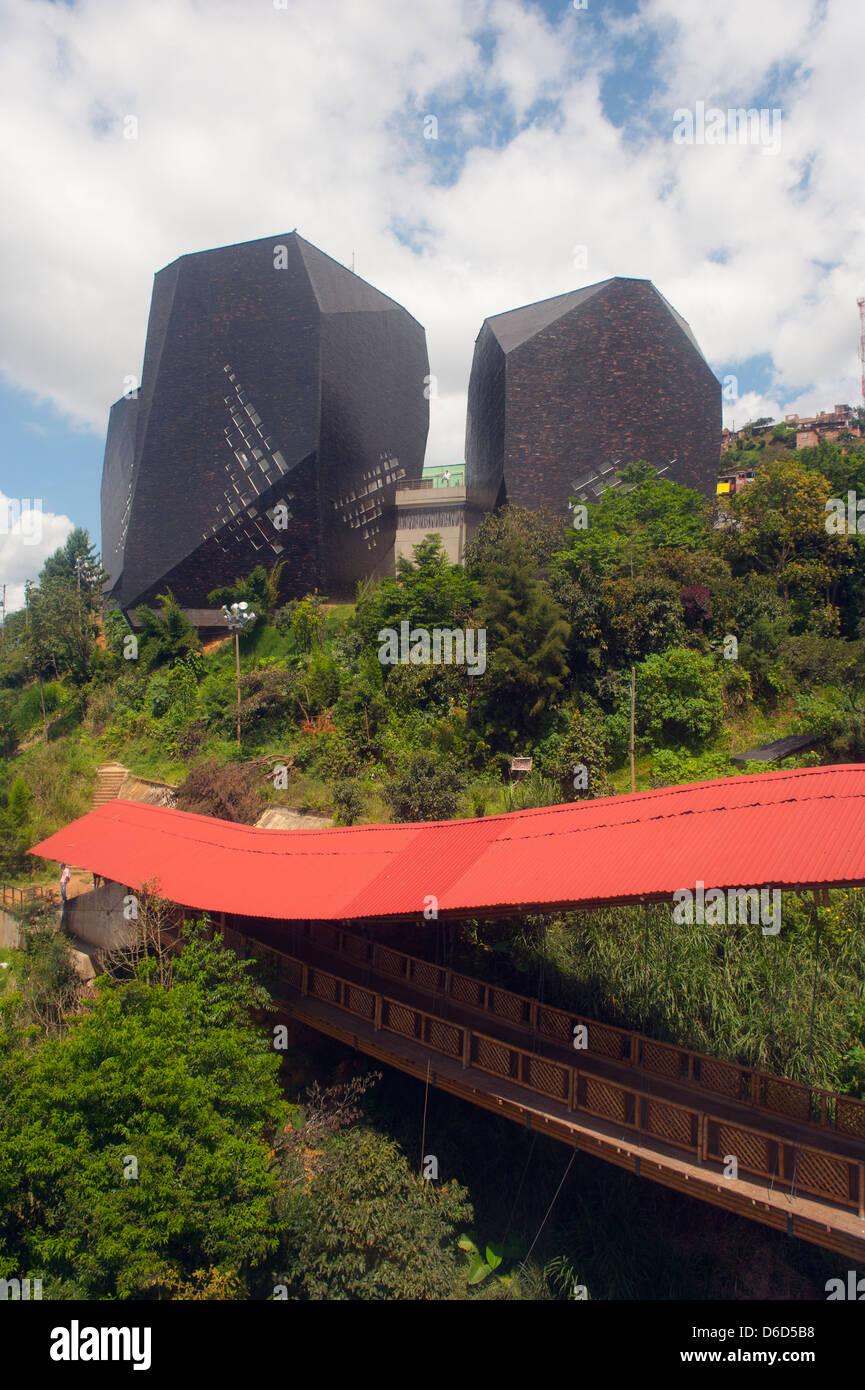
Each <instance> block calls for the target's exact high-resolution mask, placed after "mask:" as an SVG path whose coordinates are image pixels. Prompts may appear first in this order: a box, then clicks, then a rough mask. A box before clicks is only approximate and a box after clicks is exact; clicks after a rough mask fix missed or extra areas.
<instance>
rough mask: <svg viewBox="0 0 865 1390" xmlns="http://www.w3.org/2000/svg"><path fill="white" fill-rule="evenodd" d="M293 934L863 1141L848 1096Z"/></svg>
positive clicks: (466, 979) (409, 961) (326, 934)
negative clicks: (580, 1033) (582, 1034)
mask: <svg viewBox="0 0 865 1390" xmlns="http://www.w3.org/2000/svg"><path fill="white" fill-rule="evenodd" d="M295 930H296V932H297V934H298V936H299V937H302V938H304V939H308V940H310V941H311V942H312V943H313V944H314V945H315V946H317V947H319V948H320V949H322V950H325V951H330V952H335V953H337V954H339V955H345V956H346V957H348V959H350V960H352V961H354V962H355V963H356V964H358V965H369V966H370V967H371V968H372V969H374V970H376V971H377V972H378V973H380V974H382V975H390V976H391V977H392V978H393V979H397V980H403V981H405V982H406V983H407V984H411V985H414V986H415V987H416V988H417V989H421V990H424V991H426V992H427V993H429V994H435V995H438V996H444V997H446V998H450V999H453V1000H454V1001H455V1002H456V1003H458V1004H461V1005H463V1006H464V1007H467V1008H471V1009H478V1010H480V1011H481V1012H483V1013H487V1014H490V1015H491V1016H492V1017H494V1018H500V1019H502V1020H503V1021H504V1022H506V1023H509V1024H510V1025H511V1026H513V1027H516V1028H521V1029H523V1031H525V1032H527V1033H532V1034H540V1035H541V1036H542V1037H546V1038H549V1039H550V1041H551V1042H558V1043H561V1044H562V1045H563V1046H565V1047H571V1046H572V1045H573V1040H574V1031H575V1029H576V1027H577V1026H583V1027H584V1028H585V1029H586V1040H587V1046H586V1048H585V1049H584V1050H585V1051H587V1052H589V1053H591V1054H594V1055H597V1056H599V1057H605V1058H607V1059H609V1060H610V1061H613V1062H619V1063H621V1064H622V1065H624V1066H628V1067H631V1068H632V1069H633V1070H635V1071H640V1072H643V1073H645V1074H647V1075H650V1076H657V1077H660V1078H663V1079H665V1080H667V1081H672V1082H680V1083H683V1084H685V1085H688V1086H692V1087H694V1088H695V1089H697V1090H700V1091H706V1092H707V1093H709V1094H711V1095H716V1096H721V1097H723V1098H724V1099H725V1100H731V1101H737V1102H739V1103H741V1104H744V1105H752V1106H753V1107H754V1108H755V1109H756V1110H765V1111H766V1112H767V1114H770V1115H783V1116H784V1117H786V1118H787V1119H789V1120H795V1121H797V1122H802V1123H805V1124H810V1125H816V1126H819V1127H821V1128H824V1129H831V1130H834V1131H835V1132H837V1133H839V1134H849V1135H851V1136H852V1137H853V1138H858V1139H865V1101H861V1100H856V1099H855V1098H854V1097H853V1096H842V1095H838V1094H837V1093H836V1092H834V1091H828V1090H824V1089H823V1088H822V1087H819V1086H806V1085H805V1084H804V1083H803V1082H801V1081H791V1080H789V1079H788V1078H787V1077H782V1076H773V1075H772V1074H771V1073H769V1072H764V1071H761V1070H759V1068H756V1067H747V1066H742V1065H741V1064H740V1063H738V1062H725V1061H722V1060H721V1059H720V1058H718V1057H709V1056H707V1055H706V1054H705V1053H702V1052H694V1051H692V1050H691V1049H690V1048H686V1047H678V1046H676V1045H675V1044H672V1043H664V1042H656V1041H655V1040H654V1039H653V1038H648V1037H646V1036H645V1034H642V1033H636V1032H633V1031H632V1030H630V1029H628V1028H617V1027H614V1026H613V1025H612V1024H609V1023H599V1022H598V1021H597V1020H595V1019H590V1018H586V1017H584V1016H582V1015H580V1014H576V1013H571V1012H569V1011H568V1010H565V1009H560V1008H554V1007H553V1006H551V1005H549V1004H541V1003H539V1002H538V1001H537V1000H536V999H529V998H528V997H527V996H525V995H522V994H515V993H514V992H513V991H512V990H509V989H502V988H501V987H500V986H499V985H493V984H487V983H485V982H484V981H483V980H478V979H476V978H475V977H474V976H472V975H462V974H459V973H458V972H457V971H455V970H449V969H447V968H445V967H444V966H439V965H434V964H432V962H430V961H427V960H422V959H421V958H420V957H419V956H412V955H409V954H408V953H407V952H405V951H396V950H394V949H393V947H391V946H383V945H381V944H380V943H376V942H372V941H370V940H368V939H366V938H365V937H363V936H360V935H359V934H358V933H357V932H352V931H346V930H344V929H343V928H341V927H337V926H335V925H334V924H333V923H331V922H303V923H298V924H297V925H296V927H295Z"/></svg>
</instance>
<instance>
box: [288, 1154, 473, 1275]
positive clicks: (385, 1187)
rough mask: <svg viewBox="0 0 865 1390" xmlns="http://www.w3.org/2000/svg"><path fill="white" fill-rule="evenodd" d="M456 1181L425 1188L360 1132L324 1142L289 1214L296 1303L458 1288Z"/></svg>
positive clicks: (461, 1196) (463, 1204) (460, 1212)
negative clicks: (313, 1167)
mask: <svg viewBox="0 0 865 1390" xmlns="http://www.w3.org/2000/svg"><path fill="white" fill-rule="evenodd" d="M471 1220H472V1207H471V1205H470V1204H469V1202H468V1193H467V1192H466V1190H465V1188H463V1187H461V1186H460V1185H459V1183H456V1182H449V1183H442V1184H441V1185H439V1184H437V1183H431V1182H425V1181H424V1179H423V1178H422V1177H420V1175H419V1174H416V1173H413V1172H412V1170H411V1168H410V1167H409V1164H408V1161H407V1159H406V1158H405V1155H404V1154H403V1153H402V1152H401V1151H400V1149H399V1148H398V1147H397V1145H396V1144H395V1143H393V1142H392V1141H391V1140H388V1139H384V1138H382V1136H381V1135H378V1134H375V1133H374V1132H372V1131H371V1130H368V1129H352V1130H349V1131H348V1132H347V1133H345V1134H340V1135H336V1136H334V1137H333V1138H331V1139H330V1140H329V1141H328V1143H327V1144H326V1146H325V1150H324V1153H323V1155H322V1156H321V1157H320V1159H319V1160H318V1166H317V1171H314V1173H313V1177H312V1181H311V1183H310V1184H309V1188H308V1191H307V1193H306V1194H305V1195H303V1196H298V1197H297V1198H296V1200H295V1203H294V1209H293V1211H292V1213H291V1217H290V1230H291V1235H290V1239H289V1243H288V1246H287V1253H288V1255H289V1258H290V1259H291V1269H290V1273H289V1276H288V1279H289V1292H290V1293H293V1294H294V1295H295V1296H296V1297H300V1298H315V1299H321V1298H327V1299H346V1298H354V1299H370V1300H372V1299H387V1300H396V1299H420V1298H423V1299H427V1298H447V1297H448V1296H449V1295H452V1294H453V1293H454V1292H455V1291H456V1290H457V1289H458V1288H459V1287H461V1286H464V1285H465V1271H464V1269H463V1262H462V1260H461V1259H458V1253H459V1252H458V1247H457V1232H458V1231H459V1229H460V1227H461V1226H462V1225H463V1224H466V1223H469V1222H471Z"/></svg>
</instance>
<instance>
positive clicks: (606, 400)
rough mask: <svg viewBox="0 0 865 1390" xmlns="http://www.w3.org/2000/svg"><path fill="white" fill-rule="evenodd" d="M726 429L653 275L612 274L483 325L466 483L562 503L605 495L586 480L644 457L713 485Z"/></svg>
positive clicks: (490, 498)
mask: <svg viewBox="0 0 865 1390" xmlns="http://www.w3.org/2000/svg"><path fill="white" fill-rule="evenodd" d="M720 437H721V385H720V382H719V381H718V380H717V378H716V377H715V376H714V374H713V372H712V370H711V368H710V367H709V365H708V363H707V362H706V360H705V358H704V357H703V354H702V353H701V351H700V349H699V347H698V346H697V342H696V339H695V338H694V335H693V333H692V332H691V330H690V328H689V327H688V325H687V323H686V322H685V320H684V319H683V318H681V317H680V315H679V314H677V313H676V311H675V309H673V308H672V306H671V305H669V304H668V303H667V301H666V299H665V298H664V296H663V295H662V294H660V293H659V292H658V290H656V289H655V287H654V285H653V284H652V283H651V281H650V280H630V279H623V278H621V277H619V276H616V277H615V278H614V279H611V280H602V281H601V282H600V283H599V284H597V285H588V286H586V288H584V289H581V290H574V291H572V292H571V293H570V294H561V295H557V296H556V297H555V298H554V299H545V300H542V301H541V302H540V303H538V304H528V305H526V306H525V307H524V308H522V309H513V310H511V311H510V312H508V313H504V314H496V315H495V316H494V317H492V318H488V319H486V320H485V322H484V324H483V327H482V328H481V331H480V333H479V335H478V338H477V341H476V343H475V353H474V361H473V363H472V373H471V379H470V382H469V400H468V417H467V424H466V484H467V486H469V487H472V488H475V489H476V490H477V491H478V492H480V493H481V494H482V495H483V496H484V497H485V498H486V499H487V505H488V506H491V505H494V504H495V503H496V502H500V501H502V500H503V499H504V498H505V497H507V500H508V501H511V502H515V503H519V504H520V505H521V506H524V507H538V506H541V505H546V506H548V507H550V508H552V509H554V510H556V511H562V512H564V511H565V510H566V508H567V503H568V499H569V498H570V497H575V496H576V497H586V496H588V497H590V498H592V499H594V497H595V496H596V495H599V491H598V488H597V487H595V488H594V489H593V488H592V487H591V486H589V487H585V486H583V484H584V483H585V481H586V480H587V479H589V480H592V479H594V478H596V477H597V476H598V475H599V474H603V473H605V472H606V474H607V478H608V479H609V480H612V479H613V477H614V474H613V472H612V471H610V465H611V464H613V463H615V462H616V461H618V462H619V463H620V464H625V463H629V462H633V461H636V460H637V459H646V460H647V461H648V462H649V463H652V464H654V465H655V467H656V468H664V469H665V472H664V477H665V478H671V479H673V480H674V481H675V482H679V483H684V484H686V485H687V486H688V487H693V488H696V489H698V490H699V491H700V492H703V493H706V494H714V491H715V481H716V475H717V472H718V459H719V452H720ZM670 460H674V461H673V462H672V463H671V462H670Z"/></svg>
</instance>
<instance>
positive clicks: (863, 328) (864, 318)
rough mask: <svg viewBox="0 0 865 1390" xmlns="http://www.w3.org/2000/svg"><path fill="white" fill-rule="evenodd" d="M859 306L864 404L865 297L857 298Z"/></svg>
mask: <svg viewBox="0 0 865 1390" xmlns="http://www.w3.org/2000/svg"><path fill="white" fill-rule="evenodd" d="M856 303H857V304H858V306H859V361H860V362H861V363H862V382H861V390H862V404H863V405H865V298H860V299H857V300H856Z"/></svg>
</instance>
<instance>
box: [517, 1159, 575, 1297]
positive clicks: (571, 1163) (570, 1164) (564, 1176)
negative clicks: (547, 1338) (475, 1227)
mask: <svg viewBox="0 0 865 1390" xmlns="http://www.w3.org/2000/svg"><path fill="white" fill-rule="evenodd" d="M576 1156H577V1150H576V1149H573V1150H572V1152H571V1156H570V1158H569V1159H568V1166H567V1167H566V1169H565V1171H564V1173H563V1174H562V1179H561V1182H560V1183H559V1185H558V1187H557V1188H556V1190H555V1192H554V1193H553V1200H552V1201H551V1202H550V1205H549V1206H548V1207H547V1210H546V1215H545V1216H544V1219H543V1221H542V1222H541V1224H540V1226H539V1227H538V1230H537V1235H536V1236H535V1238H534V1240H533V1241H532V1243H531V1245H530V1246H529V1249H528V1253H527V1255H526V1256H525V1258H524V1259H523V1260H521V1261H520V1267H521V1268H522V1269H525V1267H526V1265H527V1264H528V1262H529V1260H530V1259H531V1257H532V1251H533V1250H534V1248H535V1246H536V1245H537V1243H538V1241H539V1240H540V1238H541V1232H542V1231H543V1229H544V1227H545V1226H546V1224H547V1222H548V1221H549V1219H550V1213H551V1212H552V1210H553V1207H554V1206H555V1205H556V1202H557V1201H558V1197H559V1193H560V1192H561V1190H562V1188H563V1187H564V1185H565V1182H566V1181H567V1177H568V1174H569V1173H570V1171H571V1169H572V1167H573V1166H574V1159H575V1158H576ZM510 1292H511V1291H510V1289H508V1297H510Z"/></svg>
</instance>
